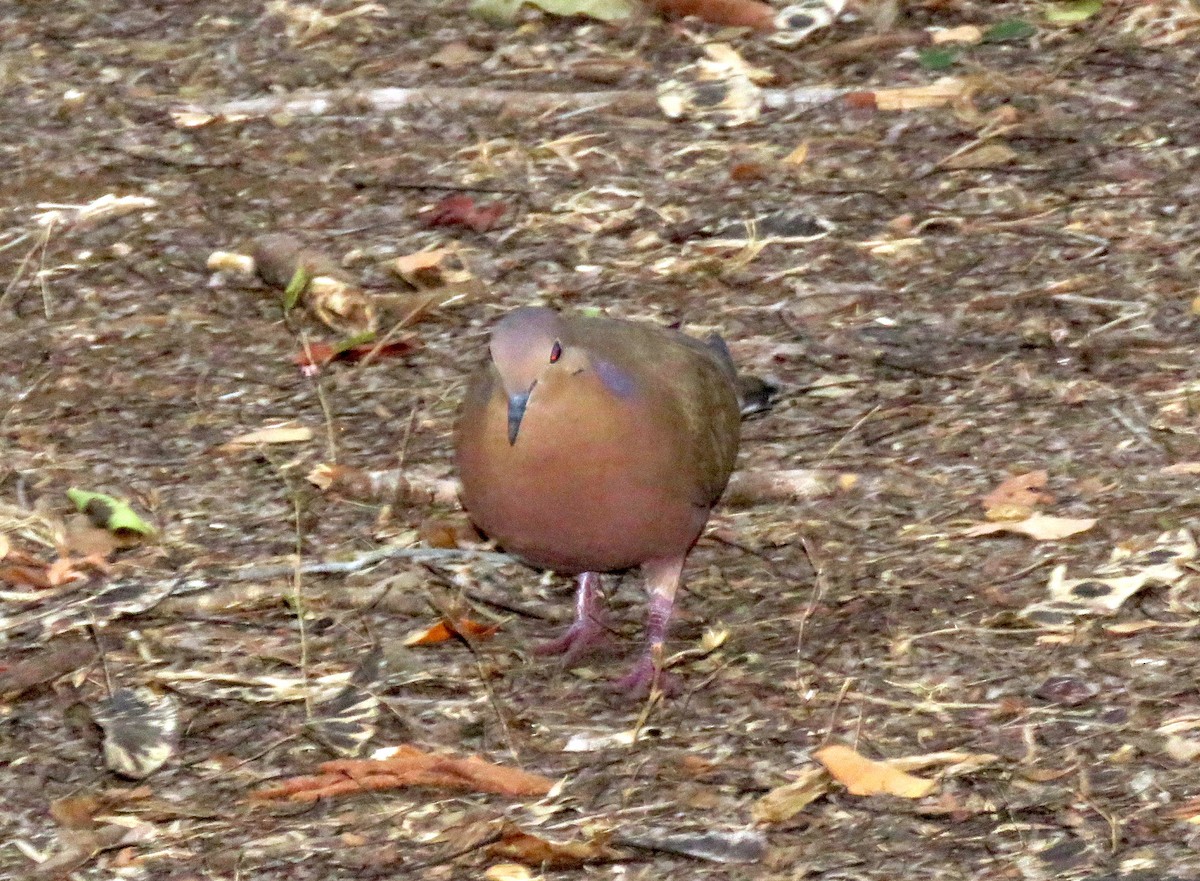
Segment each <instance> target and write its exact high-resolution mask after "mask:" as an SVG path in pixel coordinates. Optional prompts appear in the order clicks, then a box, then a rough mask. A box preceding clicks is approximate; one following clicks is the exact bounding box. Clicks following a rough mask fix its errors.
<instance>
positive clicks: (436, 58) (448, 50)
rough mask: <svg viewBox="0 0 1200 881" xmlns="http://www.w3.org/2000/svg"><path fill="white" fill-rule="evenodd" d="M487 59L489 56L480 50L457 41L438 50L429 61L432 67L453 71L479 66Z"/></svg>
mask: <svg viewBox="0 0 1200 881" xmlns="http://www.w3.org/2000/svg"><path fill="white" fill-rule="evenodd" d="M485 58H487V55H486V54H485V53H483V52H480V51H479V50H478V49H472V48H471V47H470V46H468V45H467V44H466V43H463V42H461V41H456V42H453V43H447V44H446V45H445V46H443V47H442V48H441V49H438V50H437V51H436V52H434V53H433V54H432V55H430V56H429V58H428V59H427V60H428V62H429V64H430V65H431V66H432V67H444V68H447V69H449V70H453V69H454V68H457V67H469V66H470V65H472V64H478V63H479V62H481V61H483V60H484V59H485Z"/></svg>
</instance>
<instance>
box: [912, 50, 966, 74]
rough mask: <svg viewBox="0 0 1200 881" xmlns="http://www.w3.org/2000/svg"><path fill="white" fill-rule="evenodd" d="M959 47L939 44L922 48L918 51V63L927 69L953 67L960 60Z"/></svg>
mask: <svg viewBox="0 0 1200 881" xmlns="http://www.w3.org/2000/svg"><path fill="white" fill-rule="evenodd" d="M958 52H959V50H958V49H950V48H946V47H941V46H938V47H936V48H932V49H922V50H921V51H920V52H918V53H917V63H919V64H920V65H921V67H923V68H925V69H926V70H945V69H946V68H948V67H953V66H954V62H956V61H958Z"/></svg>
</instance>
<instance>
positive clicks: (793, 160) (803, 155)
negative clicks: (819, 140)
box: [782, 141, 811, 166]
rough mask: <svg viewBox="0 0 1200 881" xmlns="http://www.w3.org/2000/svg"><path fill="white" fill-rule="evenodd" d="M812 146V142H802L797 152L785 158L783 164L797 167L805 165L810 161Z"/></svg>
mask: <svg viewBox="0 0 1200 881" xmlns="http://www.w3.org/2000/svg"><path fill="white" fill-rule="evenodd" d="M810 144H811V142H810V141H801V142H800V144H799V145H798V146H797V147H796V149H795V150H793V151H792V152H791V153H788V154H787V155H786V156H784V157H783V160H782V161H783V164H784V165H795V166H801V165H803V164H804V163H805V162H806V161H807V160H808V151H809V149H810Z"/></svg>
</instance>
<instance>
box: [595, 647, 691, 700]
mask: <svg viewBox="0 0 1200 881" xmlns="http://www.w3.org/2000/svg"><path fill="white" fill-rule="evenodd" d="M659 654H660V656H661V653H659ZM612 688H613V691H617V692H620V693H622V694H626V695H628V696H629V697H631V698H634V699H638V698H644V697H646V696H647V695H648V694H650V692H651V691H652V690H653V689H655V688H657V689H658V690H659V691H661V692H662V693H663V695H664V696H665V697H675V696H676V695H678V694H679V693H680V692H681V691H683V684H682V683H681V682H680V680H679V677H678V676H674V675H672V674H670V673H668V672H667V671H666V670H663V669H662V667H661V666H660V664H658V663H655V656H654V653H653V652H647V653H646V654H644V655H642V657H641V658H639V659H638V662H637V663H636V664H634V665H633V669H631V670H630V671H629V672H628V673H626V674H625V675H624V676H622V677H621V678H620V679H618V680H617V681H616V682H614V683H613V684H612Z"/></svg>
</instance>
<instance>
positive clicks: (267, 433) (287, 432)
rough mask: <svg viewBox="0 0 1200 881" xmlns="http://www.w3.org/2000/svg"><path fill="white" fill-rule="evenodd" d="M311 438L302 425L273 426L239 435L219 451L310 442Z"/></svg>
mask: <svg viewBox="0 0 1200 881" xmlns="http://www.w3.org/2000/svg"><path fill="white" fill-rule="evenodd" d="M312 437H313V431H312V429H311V428H307V427H305V426H303V425H273V426H270V427H268V428H259V429H257V430H255V431H248V432H246V433H245V434H239V435H238V436H237V437H235V438H233V439H232V440H228V441H226V442H225V443H223V444H222V445H221V449H223V450H239V449H244V448H246V447H255V446H258V445H259V444H296V443H303V442H304V441H310V440H312Z"/></svg>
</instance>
